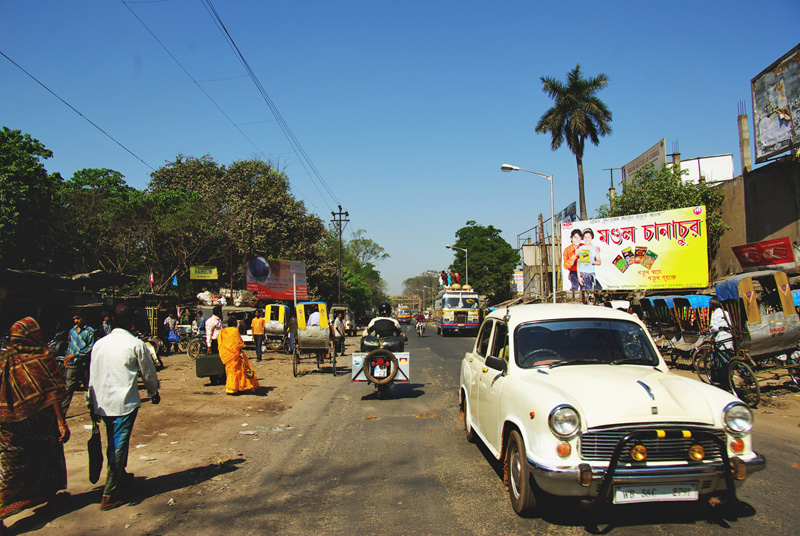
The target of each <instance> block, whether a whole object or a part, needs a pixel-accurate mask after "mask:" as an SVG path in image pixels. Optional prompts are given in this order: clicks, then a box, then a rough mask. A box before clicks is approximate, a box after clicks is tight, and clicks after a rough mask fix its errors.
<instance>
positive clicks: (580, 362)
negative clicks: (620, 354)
mask: <svg viewBox="0 0 800 536" xmlns="http://www.w3.org/2000/svg"><path fill="white" fill-rule="evenodd" d="M587 363H603V364H606V363H607V362H606V361H603V360H602V359H597V358H596V357H583V358H581V359H573V360H572V361H561V362H559V363H553V364H552V365H550V368H555V367H563V366H564V365H585V364H587Z"/></svg>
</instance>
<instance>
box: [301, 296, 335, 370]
mask: <svg viewBox="0 0 800 536" xmlns="http://www.w3.org/2000/svg"><path fill="white" fill-rule="evenodd" d="M314 312H317V313H318V314H319V325H315V326H309V325H308V320H309V317H310V316H311V315H312V314H313V313H314ZM309 361H311V362H313V363H315V364H316V366H317V368H318V369H320V368H322V365H323V363H325V362H326V361H328V362H330V364H331V368H332V369H333V375H334V376H336V357H335V356H334V353H333V337H332V335H331V330H330V324H329V321H328V307H327V305H325V304H324V303H323V302H301V303H298V304H297V337H296V339H295V341H294V355H293V358H292V373H293V374H294V375H295V376H297V374H298V371H299V369H300V364H301V362H309Z"/></svg>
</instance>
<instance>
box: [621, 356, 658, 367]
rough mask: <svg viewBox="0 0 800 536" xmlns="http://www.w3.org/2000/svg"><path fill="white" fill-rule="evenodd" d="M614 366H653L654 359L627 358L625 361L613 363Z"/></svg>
mask: <svg viewBox="0 0 800 536" xmlns="http://www.w3.org/2000/svg"><path fill="white" fill-rule="evenodd" d="M611 364H612V365H652V364H653V360H652V359H646V358H644V357H627V358H625V359H617V360H615V361H612V362H611Z"/></svg>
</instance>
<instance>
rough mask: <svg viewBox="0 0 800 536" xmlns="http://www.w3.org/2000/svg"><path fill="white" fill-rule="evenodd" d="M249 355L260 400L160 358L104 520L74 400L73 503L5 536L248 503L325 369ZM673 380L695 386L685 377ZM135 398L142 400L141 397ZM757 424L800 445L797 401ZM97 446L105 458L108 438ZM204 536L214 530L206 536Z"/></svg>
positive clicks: (272, 355) (81, 413) (128, 523)
mask: <svg viewBox="0 0 800 536" xmlns="http://www.w3.org/2000/svg"><path fill="white" fill-rule="evenodd" d="M358 340H359V339H358V338H357V337H353V338H348V342H347V354H348V356H347V357H345V358H344V359H341V360H340V362H339V366H340V367H343V368H346V369H347V370H348V372H347V373H348V374H349V364H350V357H349V354H350V353H351V352H352V351H353V349H354V348H355V346H356V344H357V341H358ZM248 355H249V356H251V361H252V364H253V366H254V368H255V370H256V373H257V377H258V380H259V383H260V384H261V387H262V391H263V393H262V396H254V395H242V396H236V397H234V396H226V395H225V388H224V386H211V385H210V382H209V381H208V379H207V378H197V377H196V375H195V369H194V363H193V362H192V361H190V360H189V359H188V358H187V357H186V355H185V354H176V355H172V356H167V357H165V358H164V362H165V365H166V368H165V369H164V370H162V371H161V372H159V380H160V381H161V386H162V388H161V395H162V402H161V404H159V405H153V404H151V403H150V402H149V400H146V399H145V400H144V401H143V404H142V408H141V409H140V410H139V415H138V417H137V420H136V425H135V427H134V431H133V436H132V439H131V448H130V453H129V457H128V470H129V471H131V472H133V473H134V474H135V475H136V479H135V482H134V485H133V487H132V488H131V490H130V492H129V495H128V496H127V497H126V499H130V501H131V502H130V504H128V505H126V506H123V507H121V508H117V509H115V510H111V511H108V512H101V511H100V510H99V502H100V497H101V494H102V485H103V483H104V479H105V468H104V470H103V474H102V476H101V480H100V481H99V482H98V483H97V484H95V485H93V484H91V483H89V480H88V467H87V457H86V441H87V440H88V439H89V437H90V430H89V429H87V428H86V427H87V426H89V425H90V420H89V415H88V413H87V412H86V411H85V410H84V407H83V404H82V403H81V402H82V397H80V396H76V397H75V398H74V399H73V404H72V407H71V408H70V412H69V415H68V423H69V426H70V430H71V431H72V438H71V439H70V441H69V443H67V444H66V446H65V455H66V460H67V470H68V491H69V492H70V493H71V494H72V499H71V501H70V503H69V504H68V505H66V506H65V507H63V508H61V509H59V510H58V511H57V512H49V511H46V510H45V509H40V510H28V511H25V512H22V513H21V514H18V515H16V516H12V517H11V518H8V519H7V520H6V525H8V526H10V527H11V528H12V532H11V533H12V534H44V535H46V534H58V535H59V536H63V535H73V534H75V535H78V534H80V535H82V534H109V533H112V532H115V531H122V530H124V534H125V535H126V536H127V535H140V534H141V535H146V534H151V535H152V534H175V533H179V532H181V526H182V522H183V520H184V519H185V518H186V516H189V515H192V514H191V513H190V510H191V508H192V505H196V504H197V503H198V502H199V501H203V502H207V503H213V501H211V500H210V497H212V496H215V495H216V496H225V497H226V499H225V501H226V502H228V501H229V503H230V504H233V503H234V502H235V501H234V500H233V499H234V497H235V496H238V494H240V493H242V494H246V493H247V489H246V488H247V486H248V485H249V483H248V478H247V475H248V474H249V472H248V470H247V467H248V464H251V465H252V464H257V463H258V462H259V460H260V459H262V458H261V457H262V456H263V455H264V454H263V453H264V451H265V450H268V449H269V445H270V442H271V441H280V440H281V439H282V438H283V437H285V434H284V432H290V431H291V430H292V426H293V423H292V422H287V421H286V415H285V413H286V412H287V410H289V409H290V408H292V407H293V406H294V405H296V404H297V403H298V402H299V401H300V400H302V399H303V398H305V397H306V396H309V393H311V391H313V389H314V388H315V387H317V386H318V385H320V384H321V383H322V382H323V381H325V380H326V379H327V378H328V377H330V366H329V365H323V368H322V370H321V371H319V372H318V371H316V369H315V367H314V366H313V364H304V366H303V367H302V370H303V372H304V374H301V375H300V376H299V377H297V378H295V377H293V375H292V365H291V360H290V356H286V355H282V354H278V353H276V352H267V353H266V354H265V355H264V358H265V359H264V360H263V361H262V362H261V363H256V362H255V360H254V359H253V358H252V356H253V355H254V352H253V351H252V350H249V351H248ZM674 372H676V373H678V374H680V375H684V376H688V377H692V378H696V376H694V374H692V373H691V372H690V371H687V370H675V371H674ZM140 393H141V394H142V396H146V395H145V393H144V391H143V390H142V391H140ZM312 396H313V395H312ZM754 414H755V417H756V429H755V433H756V440H758V435H760V434H776V435H780V436H781V437H783V438H787V439H790V440H792V441H794V442H797V441H800V392H798V391H796V390H792V389H789V388H786V387H785V386H777V385H769V382H767V385H766V388H765V389H764V393H763V395H762V402H761V404H760V405H759V407H758V408H757V409H755V410H754ZM103 443H104V448H105V437H104V438H103ZM795 444H796V443H795ZM242 469H243V470H242ZM237 473H238V476H237ZM212 512H213V511H209V512H207V513H209V514H210V513H212ZM193 532H194V531H193ZM202 534H208V535H209V536H210V535H212V534H218V530H215V529H211V528H209V530H208V531H204V532H202Z"/></svg>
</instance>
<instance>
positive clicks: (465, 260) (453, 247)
mask: <svg viewBox="0 0 800 536" xmlns="http://www.w3.org/2000/svg"><path fill="white" fill-rule="evenodd" d="M445 247H446V248H448V249H459V250H461V251H463V252H464V264H466V265H467V285H469V251H468V250H467V248H460V247H456V246H451V245H450V244H448V245H446V246H445Z"/></svg>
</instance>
